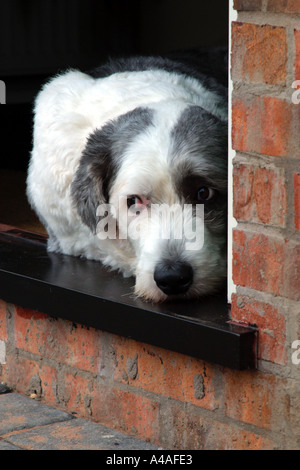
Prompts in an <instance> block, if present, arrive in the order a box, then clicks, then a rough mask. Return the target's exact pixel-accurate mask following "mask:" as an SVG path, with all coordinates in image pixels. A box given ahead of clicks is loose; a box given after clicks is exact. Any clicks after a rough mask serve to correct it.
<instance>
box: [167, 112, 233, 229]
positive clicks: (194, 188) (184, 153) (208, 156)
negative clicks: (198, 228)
mask: <svg viewBox="0 0 300 470" xmlns="http://www.w3.org/2000/svg"><path fill="white" fill-rule="evenodd" d="M171 139H172V168H173V178H174V183H175V187H176V190H177V192H178V194H179V195H180V197H181V198H182V199H183V202H184V203H188V204H191V203H197V202H198V203H199V201H197V199H196V196H197V192H198V191H199V189H200V188H201V187H204V186H206V187H210V188H212V189H213V190H214V191H215V194H216V197H214V198H213V199H212V200H209V201H207V202H205V220H206V223H210V225H211V227H212V228H213V227H214V226H215V228H216V230H218V231H219V230H220V229H223V228H224V227H225V225H226V224H225V218H226V210H227V124H225V123H224V122H222V121H220V120H219V119H218V118H216V117H215V116H213V115H212V114H210V113H209V112H207V111H205V110H204V109H203V108H201V107H200V106H189V107H188V108H186V109H185V110H184V111H183V113H182V114H181V116H180V118H179V120H178V122H177V123H176V125H175V126H174V128H173V130H172V132H171Z"/></svg>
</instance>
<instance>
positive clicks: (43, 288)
mask: <svg viewBox="0 0 300 470" xmlns="http://www.w3.org/2000/svg"><path fill="white" fill-rule="evenodd" d="M45 242H46V238H45V237H44V236H43V235H35V234H31V233H29V232H24V231H22V230H18V229H14V228H11V227H7V226H0V298H2V299H3V300H5V301H7V302H11V303H14V304H16V305H20V306H22V307H26V308H30V309H33V310H37V311H40V312H43V313H46V314H48V315H50V316H52V317H61V318H64V319H66V320H70V321H72V322H76V323H80V324H83V325H86V326H89V327H93V328H98V329H101V330H105V331H109V332H111V333H115V334H118V335H121V336H125V337H129V338H133V339H135V340H137V341H141V342H145V343H148V344H152V345H155V346H160V347H163V348H165V349H169V350H172V351H176V352H180V353H183V354H187V355H190V356H193V357H196V358H199V359H203V360H206V361H209V362H213V363H217V364H220V365H222V366H226V367H230V368H233V369H240V370H241V369H248V368H254V367H255V366H256V334H257V332H256V330H255V329H254V328H251V327H244V326H240V325H236V324H232V323H231V322H230V319H229V306H228V305H227V300H226V292H224V293H223V294H220V295H218V296H211V297H207V298H205V299H201V300H197V301H181V302H179V301H176V302H172V303H163V304H151V303H145V302H143V301H142V300H140V299H135V298H134V296H133V290H132V287H133V284H134V282H133V279H124V278H123V277H122V276H120V275H119V274H117V273H115V272H109V271H107V270H106V269H105V268H103V267H102V266H101V264H100V263H98V262H94V261H87V260H82V259H79V258H75V257H71V256H64V255H57V254H49V253H48V252H47V250H46V245H45Z"/></svg>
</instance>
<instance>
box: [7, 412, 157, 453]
mask: <svg viewBox="0 0 300 470" xmlns="http://www.w3.org/2000/svg"><path fill="white" fill-rule="evenodd" d="M4 438H5V440H6V441H8V442H9V443H11V444H14V445H16V446H19V447H21V448H22V449H26V450H114V451H118V450H157V449H158V447H156V446H154V445H151V444H149V443H147V442H143V441H140V440H139V439H135V438H132V437H128V436H126V435H123V434H121V433H119V432H117V431H113V430H111V429H108V428H106V427H105V426H102V425H101V424H98V423H94V422H92V421H89V420H87V419H81V418H75V419H73V420H70V421H64V422H60V423H55V424H50V425H47V426H41V427H40V428H34V429H30V430H26V431H22V432H17V433H11V434H7V435H5V436H4Z"/></svg>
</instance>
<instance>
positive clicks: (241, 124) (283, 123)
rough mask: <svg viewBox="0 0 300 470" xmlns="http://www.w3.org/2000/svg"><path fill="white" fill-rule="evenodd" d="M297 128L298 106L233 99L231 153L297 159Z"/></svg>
mask: <svg viewBox="0 0 300 470" xmlns="http://www.w3.org/2000/svg"><path fill="white" fill-rule="evenodd" d="M298 108H299V109H298ZM297 126H298V127H297ZM299 126H300V106H299V107H297V106H295V105H294V104H293V103H288V102H286V101H284V100H281V99H278V98H272V97H268V96H262V97H259V96H248V97H237V96H234V97H233V106H232V141H233V148H234V149H235V150H240V151H243V152H257V153H261V154H265V155H273V156H276V157H283V156H288V155H291V156H293V157H294V158H295V157H299V156H300V150H299V149H300V145H299V144H300V136H299V132H298V129H299Z"/></svg>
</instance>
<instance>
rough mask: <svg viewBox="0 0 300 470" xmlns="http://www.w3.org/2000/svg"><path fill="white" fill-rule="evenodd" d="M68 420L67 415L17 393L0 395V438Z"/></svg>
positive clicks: (69, 416)
mask: <svg viewBox="0 0 300 470" xmlns="http://www.w3.org/2000/svg"><path fill="white" fill-rule="evenodd" d="M70 419H74V417H73V416H72V415H70V414H69V413H65V412H64V411H61V410H57V409H56V408H54V407H52V406H48V405H44V404H42V403H40V402H39V401H37V400H33V399H31V398H28V397H25V396H23V395H19V394H18V393H8V394H4V395H0V436H3V435H4V434H7V433H10V432H13V431H20V430H23V429H28V428H33V427H35V426H44V425H46V424H51V423H56V422H61V421H67V420H70Z"/></svg>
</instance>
